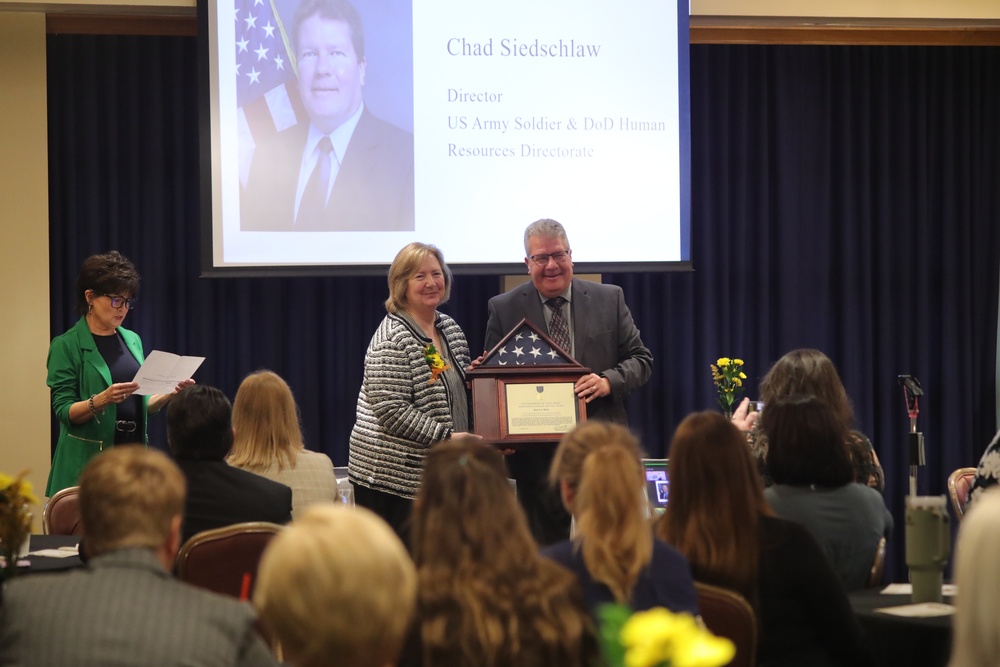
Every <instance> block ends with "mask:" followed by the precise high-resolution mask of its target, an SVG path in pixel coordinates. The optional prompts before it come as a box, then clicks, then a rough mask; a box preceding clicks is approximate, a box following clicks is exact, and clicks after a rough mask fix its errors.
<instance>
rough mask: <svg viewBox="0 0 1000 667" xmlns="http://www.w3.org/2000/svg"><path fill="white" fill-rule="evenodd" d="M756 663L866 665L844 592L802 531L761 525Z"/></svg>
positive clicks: (766, 521) (766, 520)
mask: <svg viewBox="0 0 1000 667" xmlns="http://www.w3.org/2000/svg"><path fill="white" fill-rule="evenodd" d="M757 590H758V602H757V633H758V646H757V664H758V665H759V666H760V667H771V666H776V665H789V666H791V665H815V666H817V667H819V666H823V665H845V666H848V665H849V666H851V667H854V666H862V665H871V664H872V662H871V656H870V654H869V653H868V649H867V647H866V646H865V643H864V639H863V635H862V631H861V627H860V625H859V624H858V620H857V618H856V617H855V616H854V611H853V610H852V609H851V603H850V601H849V600H848V598H847V593H846V592H845V591H844V587H843V586H842V585H841V583H840V580H839V579H837V575H836V573H835V572H834V571H833V567H832V566H831V565H830V563H829V562H828V561H827V559H826V557H825V556H824V555H823V551H822V550H821V549H820V547H819V544H817V543H816V540H815V539H813V537H812V535H810V534H809V532H808V531H807V530H806V529H805V528H804V527H802V526H800V525H799V524H797V523H792V522H791V521H784V520H782V519H777V518H773V517H761V521H760V569H759V572H758V588H757Z"/></svg>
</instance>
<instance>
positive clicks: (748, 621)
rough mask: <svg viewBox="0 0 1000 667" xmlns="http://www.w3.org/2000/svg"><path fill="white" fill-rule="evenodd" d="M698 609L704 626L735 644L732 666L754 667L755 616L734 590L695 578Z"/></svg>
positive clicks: (755, 660)
mask: <svg viewBox="0 0 1000 667" xmlns="http://www.w3.org/2000/svg"><path fill="white" fill-rule="evenodd" d="M694 587H695V590H696V592H697V594H698V608H699V609H701V618H702V620H703V621H704V622H705V627H707V628H708V629H709V630H711V631H712V634H714V635H718V636H719V637H726V638H727V639H729V640H730V641H732V642H733V643H734V644H735V645H736V655H735V656H734V657H733V660H732V662H730V663H729V665H730V666H731V667H753V666H754V664H755V663H756V662H757V618H756V616H755V615H754V612H753V608H752V607H751V606H750V603H749V602H747V601H746V598H744V597H743V596H742V595H740V594H739V593H737V592H736V591H732V590H729V589H726V588H720V587H719V586H712V585H711V584H704V583H702V582H700V581H696V582H695V584H694Z"/></svg>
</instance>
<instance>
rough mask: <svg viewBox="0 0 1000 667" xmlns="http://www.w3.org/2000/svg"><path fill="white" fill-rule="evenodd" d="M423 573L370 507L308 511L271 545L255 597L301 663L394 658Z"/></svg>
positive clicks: (355, 664)
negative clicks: (420, 572)
mask: <svg viewBox="0 0 1000 667" xmlns="http://www.w3.org/2000/svg"><path fill="white" fill-rule="evenodd" d="M416 593H417V577H416V571H415V569H414V567H413V561H411V560H410V556H409V554H408V553H406V547H404V546H403V543H402V542H400V540H399V538H398V537H397V536H396V534H395V533H394V532H393V530H392V528H390V527H389V525H388V524H387V523H385V522H384V521H383V520H382V519H380V518H379V517H378V516H376V515H375V514H374V513H372V512H369V511H368V510H366V509H364V508H360V507H359V508H357V509H356V510H353V509H348V508H346V507H343V506H338V505H334V504H331V503H323V504H317V505H313V506H311V507H309V508H308V509H306V510H304V511H303V512H302V513H301V514H300V515H299V516H298V517H297V518H296V519H295V520H294V521H293V522H292V524H291V525H290V526H288V527H287V528H285V529H283V530H282V531H281V532H280V533H279V534H278V535H277V537H275V538H274V540H272V541H271V543H270V544H269V545H268V547H267V550H266V551H265V552H264V556H263V558H262V559H261V563H260V568H259V570H258V579H257V588H256V590H255V592H254V604H256V606H257V608H258V609H260V615H261V618H262V619H263V620H264V622H265V624H266V625H267V627H268V628H269V629H270V630H271V632H272V633H273V635H274V637H275V638H276V639H277V640H278V642H279V644H280V646H281V649H282V652H283V653H284V656H285V658H286V659H287V660H288V664H291V665H294V666H295V667H327V666H328V665H349V666H350V667H386V666H388V665H395V664H396V660H397V658H398V657H399V652H400V650H401V649H402V646H403V640H404V639H405V636H406V631H407V628H409V626H410V620H411V618H412V616H413V607H414V603H415V600H416Z"/></svg>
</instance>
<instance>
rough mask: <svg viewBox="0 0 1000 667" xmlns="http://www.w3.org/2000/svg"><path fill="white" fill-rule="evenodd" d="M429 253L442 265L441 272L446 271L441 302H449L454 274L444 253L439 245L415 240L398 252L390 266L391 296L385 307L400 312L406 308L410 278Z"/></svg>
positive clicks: (391, 311) (389, 310) (393, 311)
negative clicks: (445, 259)
mask: <svg viewBox="0 0 1000 667" xmlns="http://www.w3.org/2000/svg"><path fill="white" fill-rule="evenodd" d="M428 255H433V256H434V258H435V259H436V260H437V261H438V264H440V265H441V272H442V273H444V294H443V295H441V303H442V304H443V303H447V302H448V299H449V298H451V283H452V275H451V269H449V268H448V265H447V264H446V263H445V261H444V255H443V254H442V253H441V251H440V250H439V249H438V248H437V246H434V245H431V244H429V243H420V242H418V241H414V242H413V243H410V244H408V245H406V246H404V247H403V249H402V250H400V251H399V252H398V253H396V258H395V259H393V260H392V266H390V267H389V278H388V280H389V298H388V299H386V300H385V309H386V310H387V311H388V312H390V313H398V312H400V311H403V310H406V306H407V303H406V288H407V286H408V283H409V280H410V278H412V277H413V276H414V274H415V273H416V272H417V270H418V269H419V268H420V265H421V264H423V263H424V260H425V259H427V256H428Z"/></svg>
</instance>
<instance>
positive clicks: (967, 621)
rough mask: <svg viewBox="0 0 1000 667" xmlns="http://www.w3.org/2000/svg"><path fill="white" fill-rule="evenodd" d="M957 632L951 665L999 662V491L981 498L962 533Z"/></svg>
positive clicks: (957, 562)
mask: <svg viewBox="0 0 1000 667" xmlns="http://www.w3.org/2000/svg"><path fill="white" fill-rule="evenodd" d="M955 555H956V558H955V582H956V583H957V584H958V599H957V601H956V603H955V606H956V607H957V609H956V611H955V632H954V641H952V643H951V646H952V649H951V661H950V662H949V663H948V665H949V667H979V665H996V664H998V663H1000V614H998V613H997V612H998V605H997V601H998V600H1000V572H998V570H997V567H996V560H997V556H998V555H1000V489H990V490H988V491H986V492H985V493H983V495H982V496H980V497H979V498H977V499H976V502H975V503H973V504H972V505H971V507H970V509H969V513H968V515H966V517H965V518H964V519H962V525H961V526H960V528H959V531H958V546H957V548H956V553H955Z"/></svg>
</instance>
